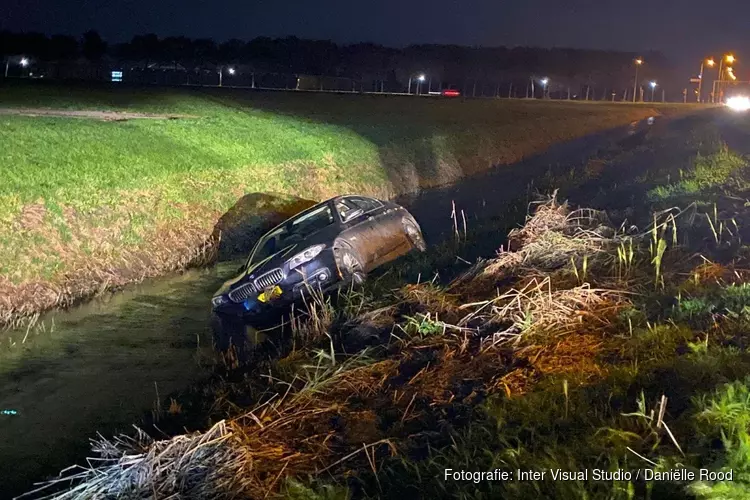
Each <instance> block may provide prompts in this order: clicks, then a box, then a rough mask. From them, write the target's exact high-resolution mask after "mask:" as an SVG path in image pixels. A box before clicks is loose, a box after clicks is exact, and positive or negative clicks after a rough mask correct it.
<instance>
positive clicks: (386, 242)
mask: <svg viewBox="0 0 750 500" xmlns="http://www.w3.org/2000/svg"><path fill="white" fill-rule="evenodd" d="M349 200H350V201H351V202H352V203H354V204H355V205H356V206H357V207H359V208H361V209H362V210H363V211H364V213H365V215H367V216H368V220H369V222H370V224H371V225H372V234H373V238H374V241H373V246H374V247H375V250H374V251H375V253H376V258H375V261H376V262H375V265H379V264H380V263H382V262H381V261H382V259H383V258H384V257H387V256H388V254H390V253H391V252H392V251H393V250H394V249H396V248H397V247H398V246H399V244H400V243H401V241H400V237H401V234H402V233H403V231H402V230H401V229H400V226H399V225H398V224H397V223H395V222H396V221H395V214H394V213H393V212H394V210H392V209H390V208H389V206H387V205H385V204H383V203H382V202H381V201H378V200H375V199H373V198H367V197H364V196H352V197H349Z"/></svg>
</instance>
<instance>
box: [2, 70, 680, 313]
mask: <svg viewBox="0 0 750 500" xmlns="http://www.w3.org/2000/svg"><path fill="white" fill-rule="evenodd" d="M0 107H45V108H53V109H76V110H127V111H134V112H149V113H173V114H174V113H176V114H187V115H191V117H189V118H184V119H177V120H145V119H142V120H138V119H134V120H128V121H115V122H104V121H96V120H91V119H80V118H64V117H23V116H7V115H5V116H0V143H1V144H2V145H3V147H2V149H1V150H0V178H2V179H3V182H2V183H0V228H2V229H0V287H1V288H2V290H4V294H6V295H8V296H14V297H20V296H21V295H23V294H22V293H19V287H25V286H28V285H29V284H31V283H35V282H36V283H41V284H42V285H44V286H46V287H51V288H52V289H54V290H55V292H54V293H55V294H57V291H58V290H59V289H60V287H64V288H66V289H67V290H69V291H71V290H72V295H73V296H75V295H76V294H85V293H86V290H83V289H81V285H80V283H81V281H87V282H89V283H90V280H91V279H92V277H93V279H94V281H99V280H100V279H101V278H97V277H96V276H97V275H100V274H103V273H104V274H109V275H110V278H111V273H112V271H113V270H114V273H115V279H114V282H115V283H114V284H117V283H119V282H127V281H128V279H129V278H127V277H126V275H128V274H139V275H142V274H147V275H148V274H154V273H158V272H163V271H164V270H166V269H170V268H172V267H175V266H177V265H179V264H178V262H182V261H184V255H185V254H186V252H189V251H190V250H189V249H191V248H194V247H195V246H196V243H197V242H198V241H200V240H201V239H205V238H206V237H207V236H208V235H209V234H210V233H211V231H212V229H213V226H214V224H215V223H216V221H217V220H218V219H219V217H220V216H221V215H222V214H224V213H225V212H227V211H228V210H229V209H230V208H231V207H232V206H233V205H234V204H235V203H236V202H237V200H238V199H240V198H241V197H242V196H243V195H245V194H248V193H265V194H271V195H273V196H296V197H302V198H307V199H323V198H326V197H328V196H331V195H334V194H339V193H342V192H362V193H366V194H372V195H377V196H382V197H389V196H392V195H395V194H398V193H403V192H407V191H417V190H420V189H423V188H425V187H429V186H434V185H438V184H446V183H451V182H454V181H456V180H457V179H459V178H460V177H462V176H464V175H470V174H473V173H476V172H480V171H482V170H485V169H487V168H489V167H491V166H492V165H497V164H510V163H513V162H515V161H518V160H520V159H521V158H523V157H525V156H528V155H531V154H534V153H537V152H539V151H541V150H543V149H545V148H547V147H548V146H550V145H552V144H554V143H557V142H561V141H564V140H568V139H572V138H575V137H579V136H583V135H586V134H589V133H592V132H596V131H599V130H603V129H608V128H612V127H615V126H618V125H623V124H625V123H629V122H631V121H634V120H637V119H641V118H644V117H646V116H649V115H652V114H654V113H658V111H655V109H654V108H652V107H649V106H623V105H614V104H606V103H596V104H594V103H588V104H584V103H566V102H522V101H512V102H510V101H492V100H468V101H465V102H464V101H459V100H442V99H409V98H408V97H406V98H405V97H394V96H390V97H387V96H350V95H327V94H320V95H319V94H294V93H273V92H269V93H253V92H248V91H240V90H231V89H226V90H223V89H212V90H210V91H192V90H183V89H153V88H146V89H133V88H120V87H111V88H110V87H106V86H103V87H94V88H86V87H76V86H71V87H60V86H52V85H39V86H6V87H4V88H3V89H2V94H1V95H0ZM659 109H660V111H661V112H664V113H673V112H676V111H677V110H678V109H680V108H677V107H674V106H666V105H665V106H660V107H659ZM681 109H682V110H684V109H685V108H681ZM165 232H168V234H167V235H165V234H164V233H165ZM144 259H145V260H144ZM135 261H138V262H141V264H138V265H137V266H135V268H134V269H131V270H130V271H131V272H128V271H129V267H132V266H131V264H132V263H133V262H135ZM144 262H147V264H148V265H147V264H144ZM155 263H156V264H155ZM157 264H158V265H157ZM139 266H140V267H139ZM79 275H85V276H87V277H86V278H85V280H80V279H79V280H77V281H76V282H75V283H70V282H69V280H70V279H71V278H70V277H71V276H79ZM99 284H101V283H96V285H97V286H98V285H99ZM36 295H37V296H38V295H39V294H36ZM18 300H20V299H18ZM50 305H54V304H52V303H50V302H49V300H46V301H45V300H42V301H41V302H40V303H39V308H45V307H49V306H50ZM19 307H21V305H20V304H18V303H16V304H14V305H12V308H16V309H18V308H19ZM7 314H8V312H7V311H0V316H3V315H5V316H7Z"/></svg>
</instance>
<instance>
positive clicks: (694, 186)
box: [649, 148, 747, 202]
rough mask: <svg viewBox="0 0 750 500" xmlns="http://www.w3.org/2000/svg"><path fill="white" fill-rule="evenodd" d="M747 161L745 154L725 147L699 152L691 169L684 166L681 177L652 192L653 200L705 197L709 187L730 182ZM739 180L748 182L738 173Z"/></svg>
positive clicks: (663, 200)
mask: <svg viewBox="0 0 750 500" xmlns="http://www.w3.org/2000/svg"><path fill="white" fill-rule="evenodd" d="M746 166H747V161H746V160H745V158H743V157H742V156H741V155H738V154H737V153H734V152H732V151H730V150H729V149H727V148H724V149H723V150H722V151H720V152H718V153H716V154H713V155H710V156H700V155H699V156H698V157H697V158H696V159H695V165H694V167H693V168H692V169H689V170H680V180H679V181H677V182H674V183H671V184H667V185H661V186H657V187H656V188H654V189H653V190H651V191H650V192H649V195H650V198H651V199H652V201H661V202H673V201H684V200H686V199H691V198H692V199H695V198H698V197H705V196H706V195H707V194H708V191H710V190H712V189H716V188H719V187H721V186H722V185H724V184H726V183H728V182H729V181H730V180H731V179H732V178H733V176H735V175H736V174H737V173H738V172H739V171H740V170H741V169H742V168H744V167H746ZM736 180H737V182H741V183H742V185H743V186H746V185H747V184H746V183H745V182H744V181H743V180H742V178H741V177H738V178H737V179H736Z"/></svg>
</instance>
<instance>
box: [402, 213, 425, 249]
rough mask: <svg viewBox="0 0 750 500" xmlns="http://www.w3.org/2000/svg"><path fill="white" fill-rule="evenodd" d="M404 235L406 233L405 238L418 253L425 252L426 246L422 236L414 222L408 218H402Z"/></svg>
mask: <svg viewBox="0 0 750 500" xmlns="http://www.w3.org/2000/svg"><path fill="white" fill-rule="evenodd" d="M404 233H406V237H407V238H408V239H409V241H410V242H411V244H412V246H413V247H414V248H416V249H417V250H419V251H420V252H424V251H426V250H427V244H426V243H425V241H424V236H422V230H421V229H420V228H419V226H418V225H417V223H416V222H414V221H413V220H411V219H409V218H404Z"/></svg>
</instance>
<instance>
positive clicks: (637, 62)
mask: <svg viewBox="0 0 750 500" xmlns="http://www.w3.org/2000/svg"><path fill="white" fill-rule="evenodd" d="M633 62H634V63H635V82H633V102H635V94H636V90H637V89H638V68H639V67H640V66H641V65H642V64H643V59H641V58H640V57H639V58H638V59H635V60H634V61H633Z"/></svg>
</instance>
